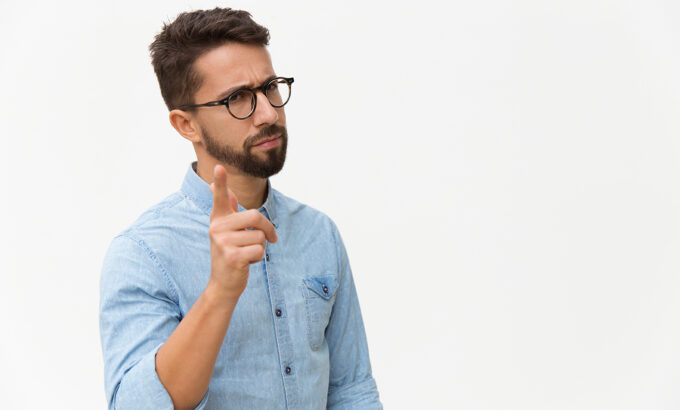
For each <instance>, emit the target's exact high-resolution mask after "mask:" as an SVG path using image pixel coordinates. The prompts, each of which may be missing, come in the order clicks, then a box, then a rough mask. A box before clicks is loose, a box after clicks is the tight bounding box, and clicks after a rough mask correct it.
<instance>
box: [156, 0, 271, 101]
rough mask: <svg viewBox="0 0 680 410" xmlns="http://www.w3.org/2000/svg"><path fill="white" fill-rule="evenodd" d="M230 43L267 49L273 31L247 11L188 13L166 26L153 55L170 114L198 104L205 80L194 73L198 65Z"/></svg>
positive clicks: (217, 8) (226, 9)
mask: <svg viewBox="0 0 680 410" xmlns="http://www.w3.org/2000/svg"><path fill="white" fill-rule="evenodd" d="M227 42H236V43H241V44H254V45H259V46H262V47H266V46H267V45H269V30H267V28H266V27H263V26H261V25H259V24H257V23H256V22H255V21H253V19H252V16H251V15H250V13H249V12H247V11H244V10H232V9H230V8H220V7H215V8H214V9H212V10H196V11H191V12H184V13H181V14H180V15H178V16H177V18H176V19H175V20H174V21H173V22H172V23H170V24H167V23H165V24H163V29H162V30H161V32H160V33H158V34H157V35H156V37H155V40H154V41H153V43H151V45H150V46H149V51H150V52H151V64H152V65H153V69H154V71H155V72H156V77H157V78H158V85H159V86H160V89H161V95H162V96H163V100H164V101H165V105H167V107H168V110H173V109H174V108H177V107H179V106H180V105H184V104H194V103H195V101H194V94H195V93H196V92H197V91H198V89H199V88H200V87H201V83H202V78H201V77H200V75H199V74H198V73H197V72H196V71H195V70H194V62H195V61H196V59H197V58H198V57H200V56H201V55H202V54H204V53H206V52H208V51H210V50H212V49H214V48H216V47H219V46H221V45H223V44H225V43H227Z"/></svg>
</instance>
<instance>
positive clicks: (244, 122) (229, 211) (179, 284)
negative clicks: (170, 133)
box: [100, 8, 382, 409]
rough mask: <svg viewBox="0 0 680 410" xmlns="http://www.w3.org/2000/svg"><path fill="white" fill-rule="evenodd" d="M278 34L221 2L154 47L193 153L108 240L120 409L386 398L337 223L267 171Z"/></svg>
mask: <svg viewBox="0 0 680 410" xmlns="http://www.w3.org/2000/svg"><path fill="white" fill-rule="evenodd" d="M268 43H269V32H268V30H267V29H266V28H264V27H262V26H260V25H258V24H257V23H255V22H254V21H253V20H252V19H251V16H250V14H249V13H247V12H245V11H237V10H231V9H220V8H216V9H213V10H207V11H203V10H200V11H195V12H191V13H183V14H180V15H179V16H178V17H177V19H176V20H175V21H174V22H172V23H170V24H167V25H165V26H164V27H163V30H162V31H161V33H160V34H158V35H157V36H156V39H155V41H154V42H153V43H152V44H151V46H150V50H151V56H152V62H153V66H154V70H155V72H156V75H157V77H158V82H159V85H160V88H161V93H162V95H163V99H164V100H165V103H166V105H167V106H168V109H169V110H170V122H171V123H172V125H173V127H174V128H175V129H176V130H177V132H178V133H179V134H180V135H181V136H182V137H184V138H186V139H187V140H189V141H191V142H192V144H193V146H194V149H195V151H196V157H197V161H196V162H193V163H192V164H191V165H190V166H189V167H188V169H187V172H186V176H185V178H184V181H183V182H182V184H181V188H180V190H179V191H177V192H176V193H174V194H172V195H170V196H168V197H167V198H165V199H164V200H163V201H162V202H160V203H159V204H157V205H155V206H153V207H152V208H151V209H149V210H148V211H147V212H145V213H143V214H142V215H141V216H140V217H139V218H138V219H137V220H136V221H135V222H134V223H133V224H132V225H131V226H130V227H129V228H128V229H126V230H124V231H123V232H121V233H120V234H118V235H117V236H116V237H115V238H114V239H113V241H112V242H111V245H110V247H109V249H108V252H107V254H106V257H105V260H104V264H103V269H102V277H101V305H100V329H101V341H102V350H103V353H104V360H105V379H106V380H105V381H106V394H107V396H108V404H109V408H115V409H166V408H167V409H172V408H176V409H193V408H199V409H203V408H205V409H227V408H229V409H321V408H338V409H339V408H342V409H349V408H352V409H380V408H382V405H381V403H380V400H379V395H378V391H377V387H376V383H375V380H374V379H373V377H372V374H371V365H370V360H369V354H368V347H367V343H366V336H365V331H364V326H363V321H362V318H361V311H360V309H359V302H358V300H357V293H356V289H355V286H354V281H353V278H352V271H351V268H350V264H349V261H348V259H347V252H346V250H345V247H344V245H343V242H342V239H341V237H340V234H339V233H338V230H337V228H336V226H335V224H334V223H333V221H332V220H331V219H330V218H329V217H327V216H326V215H324V214H323V213H321V212H319V211H317V210H315V209H312V208H310V207H308V206H306V205H304V204H301V203H299V202H297V201H295V200H293V199H291V198H288V197H286V196H284V195H283V194H281V193H279V192H278V191H276V190H275V189H273V188H272V186H271V184H270V182H269V177H270V176H271V175H274V174H276V173H277V172H279V171H280V170H281V168H282V167H283V163H284V160H285V157H286V146H287V141H288V135H287V132H286V116H285V112H284V109H283V106H284V105H285V104H286V103H287V102H288V99H289V97H290V90H291V87H292V83H293V78H290V77H282V76H279V75H278V74H277V73H276V72H275V71H274V68H273V67H272V62H271V60H270V56H269V53H268V51H267V49H266V46H267V45H268Z"/></svg>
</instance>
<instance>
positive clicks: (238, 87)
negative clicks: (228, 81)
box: [215, 74, 277, 101]
mask: <svg viewBox="0 0 680 410" xmlns="http://www.w3.org/2000/svg"><path fill="white" fill-rule="evenodd" d="M276 77H277V76H276V74H272V75H270V76H269V77H267V79H266V80H264V81H263V82H262V83H261V84H260V85H264V84H266V83H267V82H269V81H271V80H272V79H274V78H276ZM242 88H254V87H252V86H251V85H249V84H242V85H237V86H234V87H231V88H229V89H227V90H226V91H224V92H222V93H220V94H219V95H218V96H217V98H216V99H215V100H216V101H219V100H223V99H225V98H227V96H228V95H229V94H231V93H233V92H234V91H236V90H240V89H242Z"/></svg>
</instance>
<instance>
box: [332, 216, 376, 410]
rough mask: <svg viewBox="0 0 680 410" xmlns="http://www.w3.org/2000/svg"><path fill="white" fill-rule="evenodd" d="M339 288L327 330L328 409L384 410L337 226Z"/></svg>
mask: <svg viewBox="0 0 680 410" xmlns="http://www.w3.org/2000/svg"><path fill="white" fill-rule="evenodd" d="M333 228H334V229H333V233H334V236H335V241H336V248H337V252H338V269H339V272H340V274H339V275H340V277H339V280H340V285H339V288H338V291H337V295H336V299H335V303H334V305H333V310H332V312H331V318H330V321H329V324H328V327H327V328H326V340H327V342H328V349H329V358H330V379H329V388H328V401H327V408H329V409H334V410H340V409H382V408H383V406H382V404H381V403H380V398H379V394H378V388H377V385H376V383H375V380H374V379H373V375H372V373H371V362H370V358H369V352H368V343H367V341H366V332H365V329H364V323H363V319H362V316H361V309H360V307H359V299H358V297H357V291H356V287H355V285H354V278H353V276H352V269H351V267H350V264H349V259H348V256H347V251H346V249H345V246H344V244H343V241H342V237H341V236H340V233H339V231H338V230H337V227H336V226H335V224H333Z"/></svg>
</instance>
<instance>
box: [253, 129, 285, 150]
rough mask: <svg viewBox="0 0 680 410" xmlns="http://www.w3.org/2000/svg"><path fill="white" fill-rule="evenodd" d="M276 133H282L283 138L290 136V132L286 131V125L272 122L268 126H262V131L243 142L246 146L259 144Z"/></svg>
mask: <svg viewBox="0 0 680 410" xmlns="http://www.w3.org/2000/svg"><path fill="white" fill-rule="evenodd" d="M276 134H281V138H284V139H285V138H286V137H287V136H288V133H287V132H286V127H282V126H280V125H277V124H272V125H270V126H268V127H267V128H262V130H260V132H258V133H257V134H255V135H252V136H250V137H248V138H246V140H245V141H244V142H243V145H244V146H245V148H248V147H252V146H253V145H257V144H259V143H261V142H262V141H264V140H266V139H269V137H271V136H273V135H276Z"/></svg>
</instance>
